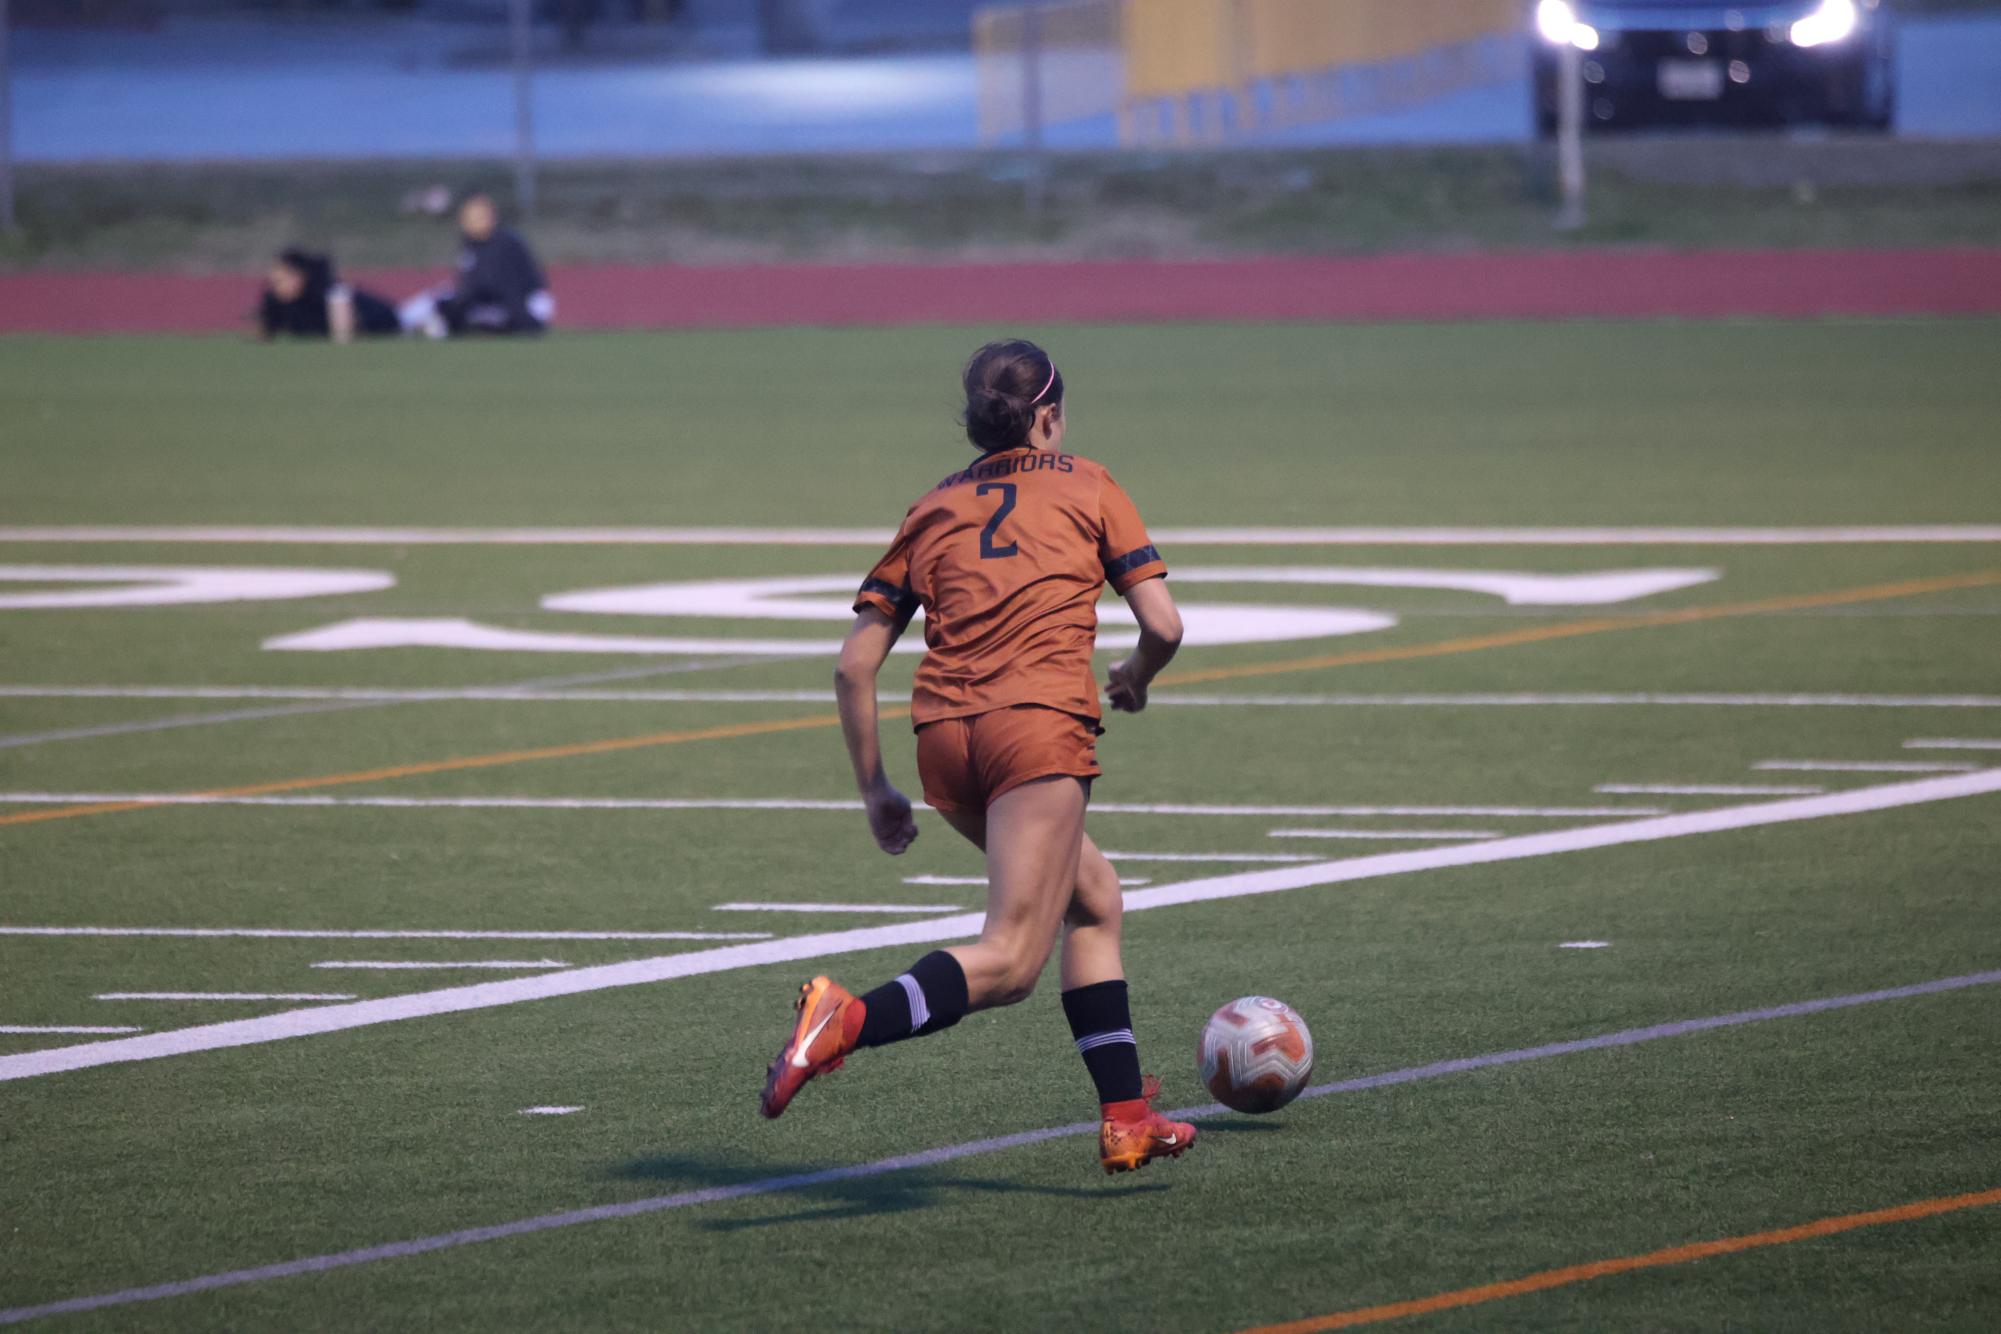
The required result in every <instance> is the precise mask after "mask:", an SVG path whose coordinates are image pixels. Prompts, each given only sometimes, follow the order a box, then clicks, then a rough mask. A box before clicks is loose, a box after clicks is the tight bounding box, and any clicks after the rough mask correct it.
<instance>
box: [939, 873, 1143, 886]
mask: <svg viewBox="0 0 2001 1334" xmlns="http://www.w3.org/2000/svg"><path fill="white" fill-rule="evenodd" d="M903 883H904V884H906V885H978V886H980V887H981V888H983V889H984V888H985V887H986V883H987V878H986V877H985V876H983V875H907V876H905V877H903ZM1152 883H1153V881H1152V880H1150V879H1148V878H1147V877H1145V876H1139V877H1137V878H1135V877H1132V876H1123V875H1122V876H1120V877H1119V884H1120V885H1122V886H1124V887H1125V888H1127V889H1131V888H1133V887H1135V886H1138V885H1150V884H1152Z"/></svg>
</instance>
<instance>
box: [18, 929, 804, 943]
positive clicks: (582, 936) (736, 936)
mask: <svg viewBox="0 0 2001 1334" xmlns="http://www.w3.org/2000/svg"><path fill="white" fill-rule="evenodd" d="M0 936H184V937H189V938H203V937H240V938H243V939H248V940H769V939H771V933H770V932H768V931H323V930H316V929H313V930H308V929H295V928H291V927H274V926H0Z"/></svg>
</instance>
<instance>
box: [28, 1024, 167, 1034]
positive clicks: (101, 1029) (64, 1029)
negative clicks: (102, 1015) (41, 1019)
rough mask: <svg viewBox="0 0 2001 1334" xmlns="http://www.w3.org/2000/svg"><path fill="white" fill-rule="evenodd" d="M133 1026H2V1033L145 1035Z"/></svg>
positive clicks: (140, 1029)
mask: <svg viewBox="0 0 2001 1334" xmlns="http://www.w3.org/2000/svg"><path fill="white" fill-rule="evenodd" d="M145 1031H146V1030H145V1029H143V1028H136V1027H134V1026H133V1025H131V1024H0V1033H8V1034H20V1035H22V1036H26V1035H28V1034H35V1033H75V1034H79V1035H81V1034H87V1033H98V1034H108V1033H143V1032H145Z"/></svg>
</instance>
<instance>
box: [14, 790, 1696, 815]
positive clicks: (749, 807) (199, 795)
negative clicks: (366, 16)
mask: <svg viewBox="0 0 2001 1334" xmlns="http://www.w3.org/2000/svg"><path fill="white" fill-rule="evenodd" d="M125 801H130V802H143V803H145V804H147V805H152V806H325V807H341V806H361V807H368V808H373V809H381V810H487V809H496V810H530V811H848V812H853V811H859V810H861V809H862V804H861V802H859V801H855V800H831V799H829V800H821V799H814V798H805V797H388V796H381V797H354V796H344V797H335V796H322V795H314V794H308V795H299V796H277V797H226V796H217V795H214V794H212V793H204V792H0V806H5V805H8V804H10V803H11V804H14V805H21V806H69V805H86V806H87V805H96V804H98V803H100V802H125ZM1091 813H1092V814H1093V815H1219V816H1220V815H1251V816H1273V815H1287V816H1306V817H1314V816H1335V817H1342V816H1364V815H1371V816H1373V815H1386V816H1409V815H1447V816H1459V817H1467V818H1471V817H1485V818H1492V819H1508V818H1519V819H1537V820H1540V819H1558V818H1601V819H1619V818H1630V817H1633V816H1636V815H1664V814H1666V811H1665V810H1663V809H1662V808H1661V807H1659V806H1255V805H1230V804H1225V803H1191V802H1158V803H1138V802H1119V801H1100V802H1093V803H1092V804H1091Z"/></svg>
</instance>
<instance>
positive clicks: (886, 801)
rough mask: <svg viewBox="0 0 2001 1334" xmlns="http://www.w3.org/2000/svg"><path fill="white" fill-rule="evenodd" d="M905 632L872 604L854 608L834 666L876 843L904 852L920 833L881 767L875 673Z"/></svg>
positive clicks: (843, 721) (837, 692) (851, 755)
mask: <svg viewBox="0 0 2001 1334" xmlns="http://www.w3.org/2000/svg"><path fill="white" fill-rule="evenodd" d="M902 634H903V625H901V624H898V623H897V622H896V621H894V620H892V619H891V618H890V617H888V616H885V615H883V614H882V613H881V612H880V611H877V610H876V609H875V608H873V607H868V608H864V609H863V610H861V611H859V612H857V613H855V623H854V625H853V626H851V627H849V630H848V637H847V639H846V640H845V641H843V642H842V644H841V661H840V665H839V666H838V667H836V668H835V669H834V698H835V700H836V701H837V702H838V704H839V705H840V711H841V735H842V736H843V737H844V738H845V739H846V741H847V743H848V760H849V762H850V763H851V764H852V765H853V766H854V771H855V786H856V787H858V788H859V789H860V790H861V794H862V802H863V804H864V806H865V807H866V808H867V810H868V827H869V832H870V833H871V834H873V835H875V841H876V846H878V847H880V848H881V849H882V850H883V851H884V852H887V853H888V854H889V855H890V856H892V857H898V856H901V855H902V854H903V853H904V851H905V850H906V849H908V848H909V847H910V845H911V843H913V842H914V841H916V838H917V821H916V820H915V819H914V818H913V817H912V816H911V812H910V798H908V797H906V796H904V795H903V793H901V792H899V791H897V789H896V785H895V784H893V783H891V782H890V781H889V775H888V774H887V773H885V772H884V771H883V767H882V733H881V729H880V727H879V726H878V725H877V720H876V678H877V677H878V676H880V675H881V673H882V664H883V663H884V662H885V661H886V660H887V659H888V658H889V651H890V650H891V649H892V648H894V647H895V646H896V641H897V639H898V638H899V637H901V635H902Z"/></svg>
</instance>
